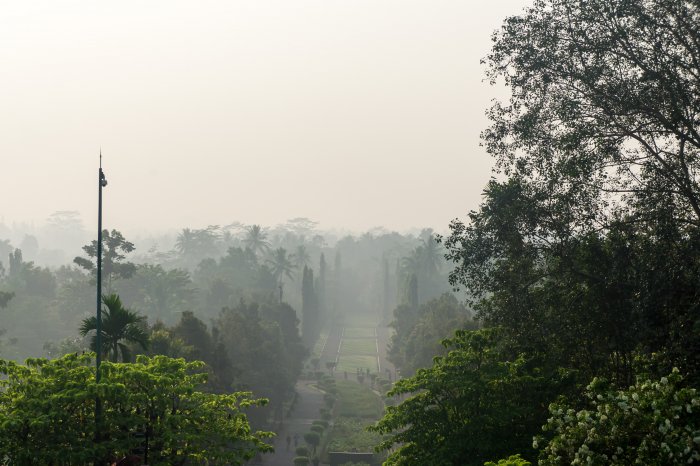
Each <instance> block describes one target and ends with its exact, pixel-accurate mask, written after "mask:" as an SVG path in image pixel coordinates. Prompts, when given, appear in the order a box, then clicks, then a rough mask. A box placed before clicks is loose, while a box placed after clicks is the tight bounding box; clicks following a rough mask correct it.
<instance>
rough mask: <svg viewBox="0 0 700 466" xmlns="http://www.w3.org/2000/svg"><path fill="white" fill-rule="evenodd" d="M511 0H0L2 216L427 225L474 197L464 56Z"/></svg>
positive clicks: (478, 111) (478, 96)
mask: <svg viewBox="0 0 700 466" xmlns="http://www.w3.org/2000/svg"><path fill="white" fill-rule="evenodd" d="M524 4H525V2H524V1H522V0H518V1H516V0H501V1H494V2H489V3H488V5H484V6H481V7H480V8H476V9H475V8H473V5H472V4H470V3H468V2H460V1H440V2H416V1H401V2H399V1H390V2H371V1H353V2H345V1H300V2H297V1H295V2H289V1H282V0H277V1H274V0H273V1H265V2H224V1H206V2H197V3H193V2H185V1H169V2H147V3H144V2H136V1H126V2H119V4H102V3H89V2H81V1H65V2H53V1H38V2H6V3H3V5H1V6H0V43H2V44H3V46H2V47H1V48H0V60H1V61H2V63H3V67H2V68H3V72H2V73H1V74H0V102H2V106H3V112H2V113H1V114H0V127H1V128H2V137H1V138H0V154H2V159H3V169H2V171H1V172H0V195H1V196H2V197H3V199H14V200H20V199H21V201H22V202H4V203H3V204H2V206H1V207H0V218H2V219H3V220H4V222H5V223H12V222H35V223H40V222H42V221H44V220H45V219H46V218H47V217H48V216H49V215H50V214H51V213H52V212H54V211H65V210H75V211H79V212H80V213H81V215H82V216H83V218H84V220H85V221H86V223H88V224H90V225H92V224H94V220H95V215H96V213H95V206H94V204H95V193H94V187H95V186H94V184H95V183H94V177H95V171H96V164H97V154H98V152H99V149H100V147H102V150H103V153H104V156H105V159H104V165H105V171H106V173H107V176H108V179H109V181H110V183H111V184H110V188H109V192H108V194H106V196H105V206H106V210H105V222H106V224H107V225H112V226H115V227H117V226H118V227H119V228H121V229H123V230H124V231H127V232H143V231H163V230H166V229H177V228H181V227H182V226H183V225H194V226H199V227H205V226H206V225H209V224H226V223H230V222H231V221H233V220H238V221H241V222H244V223H248V224H250V223H262V224H268V225H274V224H277V223H282V222H284V221H285V220H287V219H289V218H293V217H299V216H303V217H309V218H312V219H314V220H317V221H319V222H320V223H321V225H322V226H323V227H325V228H342V229H347V230H352V231H361V230H366V229H368V228H372V227H377V226H384V227H386V228H390V229H399V230H405V229H407V228H414V227H423V226H431V227H433V228H436V229H444V228H446V226H447V223H448V222H449V221H450V220H451V219H452V218H454V217H455V216H457V215H461V214H463V213H465V212H466V211H467V210H468V209H469V208H473V207H475V206H476V205H477V202H478V199H479V197H480V194H481V191H482V189H483V185H484V183H485V181H486V180H487V179H488V177H489V176H490V169H491V163H492V162H491V160H490V158H489V157H488V156H487V155H485V153H484V151H483V149H482V148H480V147H479V140H478V136H479V133H480V131H482V130H483V129H484V128H485V126H486V123H487V121H486V118H485V117H484V110H485V108H486V107H487V106H488V103H489V101H490V100H491V99H492V98H493V97H494V94H493V92H492V91H491V90H489V86H488V84H487V83H484V82H483V80H484V76H483V67H482V66H481V65H480V64H479V60H480V59H481V58H483V57H484V56H485V55H486V53H487V52H488V49H489V47H490V35H491V32H492V31H493V30H495V29H496V28H497V27H498V25H499V23H500V21H501V20H502V18H503V17H505V16H507V15H509V14H515V13H517V12H518V11H520V10H521V8H522V7H523V5H524Z"/></svg>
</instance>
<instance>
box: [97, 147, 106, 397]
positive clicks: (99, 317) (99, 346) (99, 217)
mask: <svg viewBox="0 0 700 466" xmlns="http://www.w3.org/2000/svg"><path fill="white" fill-rule="evenodd" d="M97 184H98V188H97V189H98V195H97V196H98V197H97V199H98V200H97V325H96V330H97V335H96V336H95V349H96V350H97V359H96V363H95V365H96V366H97V370H96V372H95V379H96V381H97V382H98V383H99V382H100V363H101V362H102V187H103V186H104V185H106V184H107V183H106V180H105V175H104V173H103V172H102V150H101V149H100V171H99V173H98V182H97Z"/></svg>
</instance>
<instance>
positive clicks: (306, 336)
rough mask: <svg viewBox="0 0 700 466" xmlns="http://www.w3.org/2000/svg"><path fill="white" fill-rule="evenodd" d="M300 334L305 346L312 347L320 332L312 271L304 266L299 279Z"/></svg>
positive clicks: (316, 296)
mask: <svg viewBox="0 0 700 466" xmlns="http://www.w3.org/2000/svg"><path fill="white" fill-rule="evenodd" d="M301 302H302V307H301V315H302V331H301V335H302V338H303V340H304V343H305V344H306V347H307V348H313V346H314V343H315V342H316V340H317V339H318V335H319V333H320V332H321V321H320V313H319V308H318V295H317V294H316V291H315V290H314V272H313V270H311V269H310V268H308V267H307V266H304V269H303V275H302V281H301Z"/></svg>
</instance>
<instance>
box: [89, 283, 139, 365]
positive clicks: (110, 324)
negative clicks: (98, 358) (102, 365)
mask: <svg viewBox="0 0 700 466" xmlns="http://www.w3.org/2000/svg"><path fill="white" fill-rule="evenodd" d="M102 304H103V305H104V309H103V311H102V319H101V321H102V322H101V323H102V325H101V328H100V334H101V339H102V343H101V344H102V353H103V355H106V356H108V357H109V359H110V361H112V362H117V361H118V360H119V359H120V357H121V360H122V361H124V362H129V361H130V360H131V349H130V348H129V346H127V343H136V344H139V345H140V346H141V348H143V349H147V348H148V332H147V331H146V328H145V326H146V318H145V317H144V316H142V315H139V314H137V313H136V312H134V311H132V310H130V309H127V308H125V307H124V305H123V304H122V301H121V299H120V298H119V295H117V294H114V293H113V294H111V295H103V296H102ZM93 330H97V317H94V316H91V317H88V318H86V319H85V320H83V323H82V325H81V326H80V334H81V335H83V336H85V335H87V334H88V333H90V332H92V331H93ZM90 347H91V348H92V350H93V351H96V350H97V337H96V335H93V337H92V339H91V343H90Z"/></svg>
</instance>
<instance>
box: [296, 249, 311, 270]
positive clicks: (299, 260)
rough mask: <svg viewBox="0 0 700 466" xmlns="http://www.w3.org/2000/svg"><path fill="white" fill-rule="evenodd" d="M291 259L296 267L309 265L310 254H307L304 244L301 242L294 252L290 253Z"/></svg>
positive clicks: (300, 267)
mask: <svg viewBox="0 0 700 466" xmlns="http://www.w3.org/2000/svg"><path fill="white" fill-rule="evenodd" d="M292 260H293V261H294V265H296V267H297V268H298V269H303V268H304V266H305V265H309V262H311V256H309V251H308V250H307V249H306V246H304V245H303V244H300V245H299V246H297V250H296V252H295V253H294V254H292Z"/></svg>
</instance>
